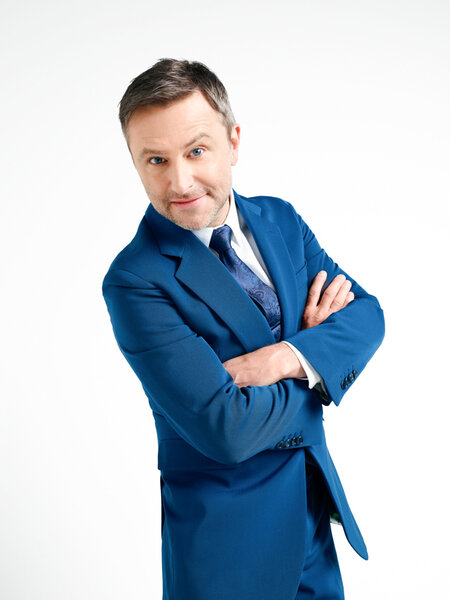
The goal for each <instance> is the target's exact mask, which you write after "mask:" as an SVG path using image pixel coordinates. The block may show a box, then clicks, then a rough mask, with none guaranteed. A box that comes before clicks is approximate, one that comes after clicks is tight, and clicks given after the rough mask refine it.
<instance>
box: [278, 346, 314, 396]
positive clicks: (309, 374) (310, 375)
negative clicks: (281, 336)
mask: <svg viewBox="0 0 450 600" xmlns="http://www.w3.org/2000/svg"><path fill="white" fill-rule="evenodd" d="M283 344H287V345H288V346H289V348H291V350H292V351H293V352H294V354H295V356H296V357H297V358H298V360H299V361H300V364H301V365H302V367H303V369H304V371H305V373H306V377H297V379H307V380H308V387H309V389H312V388H313V387H314V386H315V385H317V384H318V383H319V382H320V383H321V384H322V385H323V380H322V377H321V376H320V375H319V373H318V372H317V371H316V370H315V368H314V367H313V366H312V364H311V363H310V362H309V361H308V360H307V359H306V358H305V357H304V356H303V354H302V353H301V352H300V350H299V349H298V348H296V347H295V346H294V345H293V344H291V343H290V342H286V341H285V340H283Z"/></svg>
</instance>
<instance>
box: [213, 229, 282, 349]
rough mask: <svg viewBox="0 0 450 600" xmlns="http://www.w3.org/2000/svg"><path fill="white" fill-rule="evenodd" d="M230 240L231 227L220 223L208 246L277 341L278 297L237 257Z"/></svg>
mask: <svg viewBox="0 0 450 600" xmlns="http://www.w3.org/2000/svg"><path fill="white" fill-rule="evenodd" d="M230 240H231V228H230V227H229V226H228V225H222V227H218V228H217V229H215V230H214V231H213V234H212V236H211V241H210V243H209V247H210V248H212V249H213V250H215V251H216V252H217V253H218V255H219V258H220V260H221V261H222V262H223V264H224V265H225V266H226V268H227V269H228V270H229V271H230V273H231V274H232V275H233V277H234V278H235V279H236V280H237V282H238V283H239V284H240V285H241V286H242V287H243V288H244V290H245V291H246V292H247V294H248V295H249V296H250V298H251V299H252V300H253V301H254V303H255V304H256V306H257V307H258V308H259V309H260V311H261V312H262V313H263V315H264V316H265V317H266V319H267V321H268V323H269V326H270V329H271V330H272V333H273V335H274V336H275V340H276V341H277V342H278V341H279V340H280V329H281V325H280V319H281V311H280V304H279V302H278V297H277V295H276V293H275V292H274V290H273V289H272V288H271V287H269V286H268V285H266V284H265V283H264V281H261V279H260V278H259V277H258V276H257V275H256V274H255V273H254V272H253V271H252V270H251V269H250V268H249V267H247V265H246V264H245V263H244V262H243V261H242V260H241V259H240V258H239V256H238V255H237V254H236V252H235V251H234V250H233V248H232V247H231V243H230Z"/></svg>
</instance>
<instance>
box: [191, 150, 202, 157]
mask: <svg viewBox="0 0 450 600" xmlns="http://www.w3.org/2000/svg"><path fill="white" fill-rule="evenodd" d="M197 150H200V152H201V153H203V152H204V150H203V148H194V149H193V150H192V151H191V154H192V152H197ZM194 156H201V154H195V155H194Z"/></svg>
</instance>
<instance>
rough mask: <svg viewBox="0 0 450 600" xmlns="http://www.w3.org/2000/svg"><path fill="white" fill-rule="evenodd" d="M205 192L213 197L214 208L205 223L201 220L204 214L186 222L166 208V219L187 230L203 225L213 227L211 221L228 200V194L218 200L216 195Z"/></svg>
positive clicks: (212, 221) (199, 227) (201, 227)
mask: <svg viewBox="0 0 450 600" xmlns="http://www.w3.org/2000/svg"><path fill="white" fill-rule="evenodd" d="M206 194H207V195H208V196H209V197H210V198H213V199H214V208H213V210H212V212H211V213H210V214H209V216H208V220H207V222H206V223H204V222H202V221H201V219H202V218H205V216H203V217H197V218H195V217H194V220H193V221H191V222H190V223H186V221H185V220H184V219H180V218H178V217H177V216H175V215H173V214H172V213H170V211H169V210H167V209H166V210H165V211H164V216H165V217H166V219H169V220H170V221H172V222H173V223H175V225H178V226H179V227H182V228H183V229H187V230H188V231H193V230H196V229H203V227H213V225H212V223H214V221H215V220H216V219H217V216H218V214H219V213H220V212H221V211H222V209H223V207H224V206H225V205H226V204H227V202H228V201H229V195H227V196H226V197H225V198H224V200H222V201H219V200H218V199H217V196H215V195H213V194H212V193H210V192H206Z"/></svg>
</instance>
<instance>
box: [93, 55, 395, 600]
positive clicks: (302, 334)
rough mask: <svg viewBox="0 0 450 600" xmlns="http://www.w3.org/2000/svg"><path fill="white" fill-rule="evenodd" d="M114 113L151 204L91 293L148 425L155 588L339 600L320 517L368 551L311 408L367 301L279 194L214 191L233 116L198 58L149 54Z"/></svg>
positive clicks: (349, 354)
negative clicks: (143, 399)
mask: <svg viewBox="0 0 450 600" xmlns="http://www.w3.org/2000/svg"><path fill="white" fill-rule="evenodd" d="M119 116H120V121H121V125H122V130H123V132H124V135H125V138H126V141H127V144H128V148H129V150H130V153H131V157H132V159H133V163H134V165H135V167H136V169H137V171H138V174H139V176H140V178H141V180H142V183H143V185H144V187H145V190H146V192H147V195H148V197H149V199H150V204H149V206H148V208H147V210H146V213H145V216H144V218H143V219H142V221H141V223H140V225H139V228H138V230H137V232H136V235H135V236H134V238H133V239H132V241H131V242H130V243H129V244H128V245H127V246H126V247H125V248H124V249H123V250H122V251H121V252H120V253H119V254H118V255H117V256H116V258H115V259H114V261H113V262H112V264H111V266H110V268H109V270H108V272H107V274H106V276H105V278H104V281H103V295H104V298H105V301H106V304H107V307H108V311H109V314H110V318H111V322H112V326H113V330H114V334H115V337H116V340H117V343H118V345H119V347H120V350H121V351H122V353H123V354H124V356H125V358H126V359H127V361H128V362H129V364H130V365H131V367H132V369H133V370H134V372H135V373H136V375H137V376H138V377H139V379H140V381H141V383H142V386H143V388H144V391H145V393H146V395H147V397H148V399H149V403H150V406H151V408H152V410H153V415H154V418H155V424H156V428H157V434H158V468H159V470H160V472H161V477H160V481H161V508H162V514H161V534H162V565H163V588H164V593H163V599H164V600H206V599H208V600H209V599H211V598H214V599H216V600H231V599H232V600H273V599H275V598H277V599H279V600H300V599H304V598H313V597H314V598H316V599H318V598H320V599H325V598H326V599H328V600H330V599H338V598H339V599H341V598H343V597H344V595H343V586H342V581H341V577H340V572H339V566H338V562H337V558H336V553H335V549H334V545H333V540H332V536H331V530H330V517H331V515H333V517H334V518H335V519H336V520H338V522H340V523H342V525H343V527H344V530H345V533H346V535H347V538H348V540H349V542H350V543H351V545H352V546H353V548H354V549H355V550H356V552H358V553H359V554H360V555H361V556H362V557H364V558H367V552H366V548H365V545H364V541H363V539H362V537H361V534H360V532H359V529H358V526H357V525H356V522H355V520H354V518H353V516H352V513H351V511H350V508H349V506H348V504H347V501H346V498H345V494H344V491H343V489H342V486H341V483H340V481H339V478H338V475H337V473H336V470H335V468H334V465H333V463H332V461H331V458H330V455H329V453H328V450H327V447H326V442H325V436H324V431H323V424H322V421H323V417H322V413H323V406H324V405H328V404H330V403H331V402H334V403H335V404H339V402H340V401H341V399H342V397H343V395H344V394H345V392H346V391H347V390H348V388H349V387H350V385H351V384H352V383H353V382H354V381H355V379H356V378H357V377H358V376H359V374H360V373H361V371H362V370H363V369H364V367H365V365H366V364H367V362H368V360H369V359H370V358H371V356H372V355H373V353H374V352H375V350H376V349H377V347H378V346H379V345H380V343H381V341H382V339H383V336H384V319H383V311H382V310H381V308H380V306H379V303H378V301H377V299H376V298H375V297H374V296H371V295H369V294H367V292H365V291H364V290H363V289H362V288H361V287H360V286H359V285H358V284H357V283H356V282H355V281H354V280H353V279H352V278H351V277H349V276H348V275H347V274H346V273H344V271H342V269H340V268H339V267H338V265H337V264H336V263H334V262H333V261H332V260H331V259H330V258H329V257H328V256H327V254H326V253H325V252H324V251H323V250H322V248H321V247H320V246H319V244H318V242H317V240H316V238H315V236H314V234H313V233H312V232H311V230H310V229H309V228H308V226H307V225H306V223H305V222H304V221H303V220H302V218H301V217H300V215H298V214H297V213H296V212H295V210H294V208H293V207H292V205H291V204H289V203H288V202H286V201H284V200H281V199H279V198H274V197H267V196H259V197H254V198H245V197H244V196H241V195H239V194H237V192H236V191H235V190H234V189H233V188H232V187H231V167H232V166H233V165H235V164H236V162H237V158H238V147H239V139H240V127H239V125H238V124H237V123H236V122H235V119H234V116H233V114H232V111H231V108H230V105H229V102H228V97H227V93H226V91H225V88H224V87H223V85H222V83H221V82H220V81H219V80H218V78H217V77H216V76H215V75H214V73H212V72H211V71H210V70H209V69H208V68H207V67H205V65H203V64H201V63H197V62H188V61H177V60H172V59H162V60H160V61H158V62H157V63H156V64H155V65H154V66H153V67H152V68H150V69H149V70H148V71H146V72H144V73H142V74H141V75H139V76H138V77H137V78H135V79H134V80H133V81H132V82H131V84H130V86H129V87H128V89H127V90H126V92H125V94H124V96H123V98H122V100H121V103H120V114H119ZM350 287H351V288H352V290H351V291H350Z"/></svg>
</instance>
